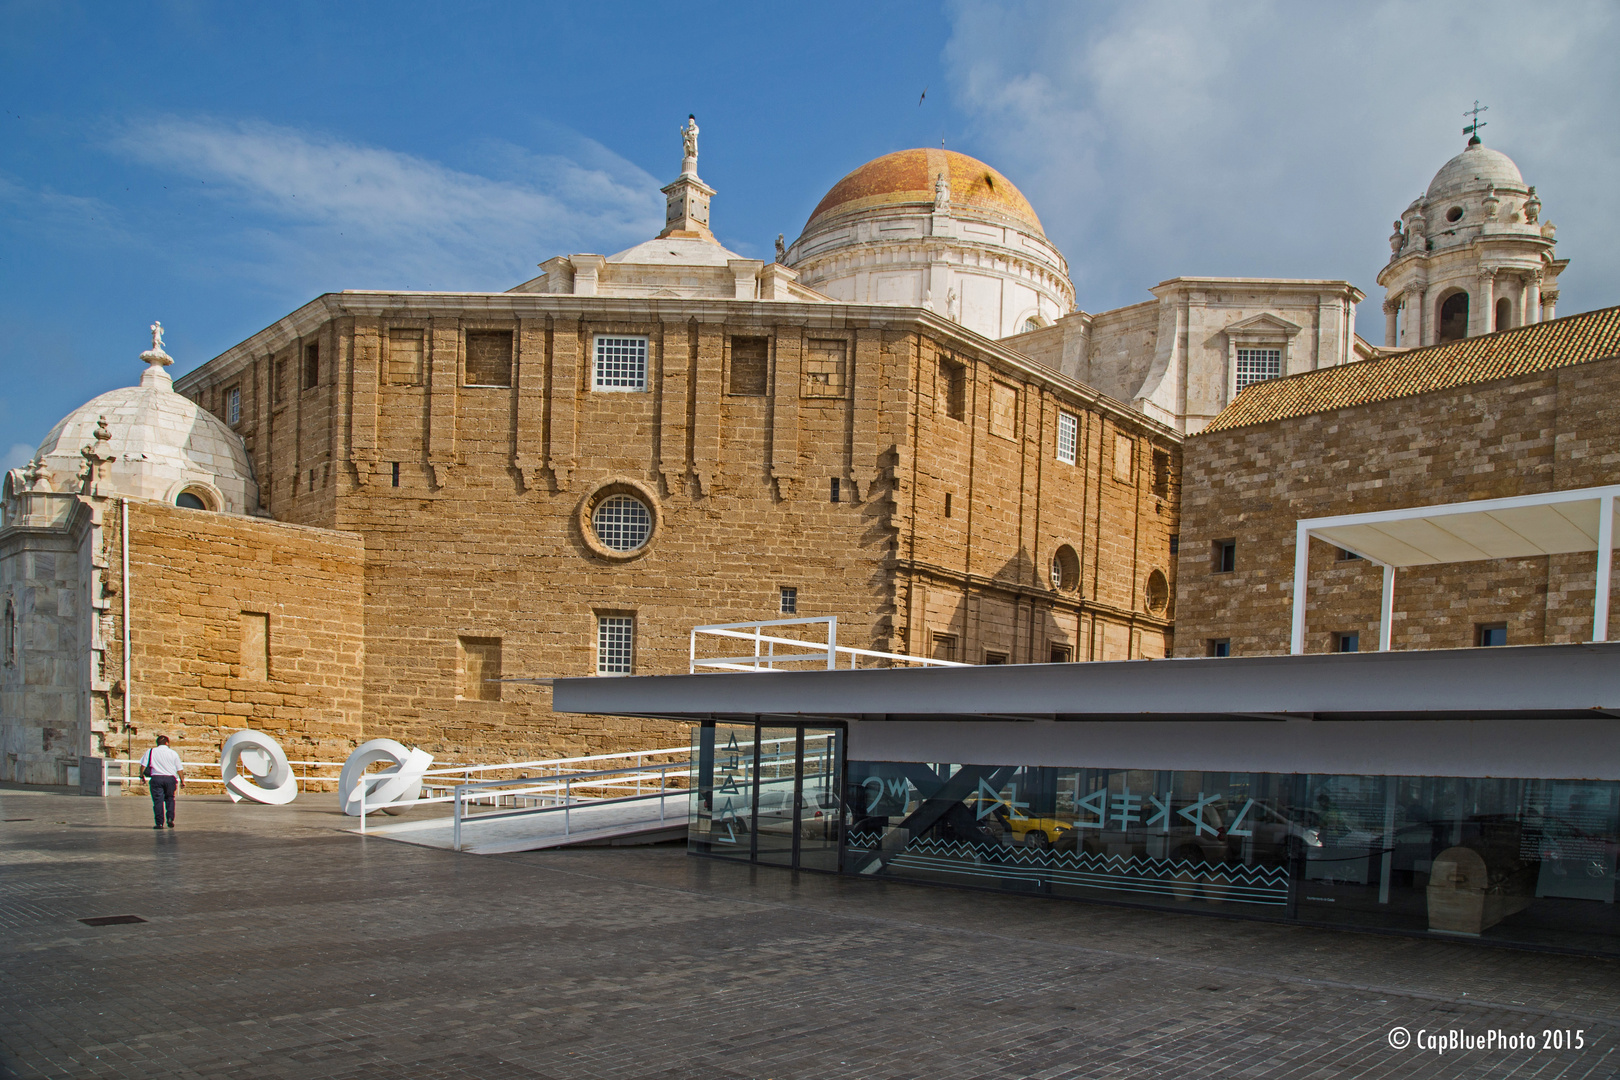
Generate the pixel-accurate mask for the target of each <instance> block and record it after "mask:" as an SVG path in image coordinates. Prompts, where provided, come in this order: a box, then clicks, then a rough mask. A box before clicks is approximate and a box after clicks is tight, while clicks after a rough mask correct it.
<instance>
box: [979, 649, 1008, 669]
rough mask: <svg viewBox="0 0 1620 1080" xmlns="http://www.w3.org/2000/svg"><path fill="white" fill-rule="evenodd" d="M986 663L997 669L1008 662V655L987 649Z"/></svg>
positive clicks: (985, 654) (985, 653)
mask: <svg viewBox="0 0 1620 1080" xmlns="http://www.w3.org/2000/svg"><path fill="white" fill-rule="evenodd" d="M984 662H985V663H986V664H988V665H989V666H990V667H997V666H999V665H1001V664H1005V663H1006V662H1007V654H1006V653H1004V652H991V651H990V650H989V649H986V650H985V652H984Z"/></svg>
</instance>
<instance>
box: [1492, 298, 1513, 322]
mask: <svg viewBox="0 0 1620 1080" xmlns="http://www.w3.org/2000/svg"><path fill="white" fill-rule="evenodd" d="M1512 326H1513V301H1511V300H1509V299H1508V298H1507V297H1505V296H1504V297H1502V299H1500V300H1498V301H1497V302H1496V328H1497V329H1498V330H1508V329H1511V328H1512Z"/></svg>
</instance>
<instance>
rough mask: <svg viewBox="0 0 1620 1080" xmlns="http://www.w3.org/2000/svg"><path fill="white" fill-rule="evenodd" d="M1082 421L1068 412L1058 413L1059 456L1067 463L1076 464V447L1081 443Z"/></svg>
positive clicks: (1059, 458)
mask: <svg viewBox="0 0 1620 1080" xmlns="http://www.w3.org/2000/svg"><path fill="white" fill-rule="evenodd" d="M1079 432H1080V422H1079V421H1078V420H1076V419H1075V418H1074V417H1072V416H1070V415H1069V414H1068V413H1066V412H1060V413H1058V436H1057V457H1058V460H1059V461H1061V462H1063V463H1064V464H1066V465H1073V464H1074V452H1075V448H1076V447H1077V446H1078V445H1079V442H1080V438H1079Z"/></svg>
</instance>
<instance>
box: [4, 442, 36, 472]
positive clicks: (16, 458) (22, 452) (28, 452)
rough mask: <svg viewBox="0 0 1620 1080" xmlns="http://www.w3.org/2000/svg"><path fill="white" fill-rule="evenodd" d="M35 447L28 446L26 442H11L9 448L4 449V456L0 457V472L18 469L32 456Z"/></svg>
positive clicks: (31, 458) (30, 459)
mask: <svg viewBox="0 0 1620 1080" xmlns="http://www.w3.org/2000/svg"><path fill="white" fill-rule="evenodd" d="M35 449H37V448H36V447H34V446H30V445H29V444H28V443H13V444H12V446H11V449H10V450H7V451H6V453H5V456H4V457H0V473H6V472H10V471H11V470H12V469H20V468H22V467H23V466H24V465H26V464H28V463H29V462H30V461H32V460H33V458H34V451H35Z"/></svg>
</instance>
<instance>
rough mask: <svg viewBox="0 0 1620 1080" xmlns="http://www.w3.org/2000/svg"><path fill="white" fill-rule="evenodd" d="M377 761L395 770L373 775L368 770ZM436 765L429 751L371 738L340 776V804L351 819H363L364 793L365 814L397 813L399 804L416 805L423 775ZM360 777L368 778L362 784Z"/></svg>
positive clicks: (363, 744)
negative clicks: (362, 800) (389, 762)
mask: <svg viewBox="0 0 1620 1080" xmlns="http://www.w3.org/2000/svg"><path fill="white" fill-rule="evenodd" d="M378 761H392V762H394V767H393V768H391V769H384V770H383V771H382V772H380V773H376V774H374V775H371V776H367V775H366V767H367V766H368V765H371V764H373V763H375V762H378ZM432 764H433V755H432V754H430V753H428V752H427V751H426V750H419V749H416V748H414V747H413V748H412V749H410V750H407V749H405V746H404V744H402V743H398V742H395V741H394V740H393V739H372V740H371V741H370V742H365V743H361V744H360V746H359V747H357V748H356V749H355V751H354V753H352V754H350V755H349V760H348V761H345V762H344V763H343V772H342V773H341V774H340V775H339V776H338V802H339V803H340V804H341V805H342V807H343V812H344V813H345V814H348V815H349V816H350V817H359V816H360V797H361V793H362V792H364V794H365V803H366V813H368V814H369V813H371V812H373V811H375V810H387V811H388V812H389V813H396V812H397V810H398V806H399V804H400V803H410V802H415V801H416V800H417V799H418V798H420V797H421V795H422V774H423V773H425V772H427V769H428V766H429V765H432ZM361 777H365V779H364V780H363V781H362V779H361Z"/></svg>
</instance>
